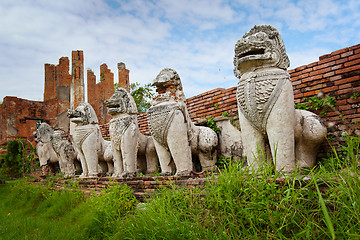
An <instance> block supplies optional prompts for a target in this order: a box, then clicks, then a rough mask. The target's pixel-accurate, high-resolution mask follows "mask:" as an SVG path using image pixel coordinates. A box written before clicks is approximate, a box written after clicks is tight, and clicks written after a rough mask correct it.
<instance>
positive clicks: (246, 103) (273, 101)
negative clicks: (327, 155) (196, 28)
mask: <svg viewBox="0 0 360 240" xmlns="http://www.w3.org/2000/svg"><path fill="white" fill-rule="evenodd" d="M289 64H290V61H289V58H288V56H287V54H286V51H285V46H284V43H283V41H282V39H281V36H280V34H279V32H278V31H277V30H276V29H275V28H274V27H272V26H270V25H261V26H254V27H253V28H252V29H251V30H250V31H249V32H248V33H246V34H245V35H244V36H243V37H242V38H241V39H240V40H238V41H237V43H236V45H235V57H234V74H235V76H236V77H238V78H239V82H238V88H237V102H238V109H239V121H240V125H241V134H242V139H243V144H244V152H245V155H246V156H247V159H248V163H250V164H251V165H252V166H253V167H254V168H258V166H259V164H262V163H261V162H262V161H264V159H262V158H261V156H260V155H261V154H260V155H258V148H260V149H262V150H264V149H265V145H266V144H269V145H270V151H271V155H272V159H274V160H276V169H277V170H283V171H286V172H291V171H293V170H294V167H295V165H296V164H298V166H300V167H312V166H313V165H314V163H315V159H316V154H317V148H318V146H319V144H320V143H321V142H322V141H323V140H324V137H325V135H326V128H325V127H324V125H323V124H322V122H321V121H320V119H319V118H318V117H317V116H316V115H315V114H313V113H310V112H307V111H304V110H296V111H295V109H294V96H293V89H292V84H291V81H290V75H289V74H288V72H287V68H288V66H289ZM309 129H311V130H309ZM245 139H246V141H245ZM267 141H268V143H267ZM295 141H296V142H295ZM294 146H296V147H294ZM264 151H265V150H264ZM309 153H311V154H309Z"/></svg>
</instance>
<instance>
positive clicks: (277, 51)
mask: <svg viewBox="0 0 360 240" xmlns="http://www.w3.org/2000/svg"><path fill="white" fill-rule="evenodd" d="M289 64H290V61H289V58H288V56H287V54H286V51H285V46H284V43H283V41H282V39H281V37H280V34H279V32H278V31H277V30H276V28H274V27H272V26H270V25H261V26H254V27H253V28H252V29H251V30H250V31H249V32H248V33H246V34H245V35H244V36H243V37H242V38H241V39H240V40H239V41H237V43H236V44H235V57H234V73H235V76H236V77H238V78H239V77H240V76H241V75H242V74H243V73H245V72H249V71H254V70H255V69H259V68H265V67H277V68H282V69H287V68H288V67H289Z"/></svg>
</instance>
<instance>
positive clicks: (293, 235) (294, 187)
mask: <svg viewBox="0 0 360 240" xmlns="http://www.w3.org/2000/svg"><path fill="white" fill-rule="evenodd" d="M344 140H345V141H346V144H345V145H344V146H343V148H342V150H341V154H340V153H337V152H335V151H334V153H333V155H332V156H329V157H328V158H327V159H324V160H323V161H322V162H321V164H319V165H318V166H317V167H316V168H315V169H307V170H304V171H303V173H300V172H295V173H293V174H290V175H285V176H283V175H281V174H280V173H278V172H276V171H275V169H274V168H273V167H272V166H269V165H264V166H263V167H262V168H261V169H259V171H255V172H254V173H255V174H250V172H251V171H252V169H251V166H250V167H247V168H244V167H243V166H242V165H241V163H239V162H232V161H230V160H224V163H225V164H224V165H223V166H224V169H223V170H222V171H220V172H219V174H218V176H217V179H216V181H215V177H210V178H209V181H208V183H207V184H206V186H205V189H197V188H196V189H187V188H180V187H176V186H171V188H170V189H165V188H164V189H162V190H160V191H159V194H157V195H154V197H153V199H152V200H151V201H150V202H148V203H146V204H145V205H144V206H142V207H138V208H135V204H136V201H135V200H134V198H133V196H132V195H131V191H130V190H129V188H128V187H126V186H119V185H114V186H113V188H110V189H108V190H105V192H103V194H102V195H100V196H97V195H93V196H92V198H91V199H89V198H87V197H85V196H84V195H83V194H82V193H80V192H79V191H66V190H64V191H60V192H54V191H51V190H49V189H48V188H46V187H39V186H35V185H34V184H28V183H27V182H26V181H19V182H17V183H16V184H10V185H5V186H0V191H1V192H0V206H1V209H0V211H1V212H0V221H1V222H2V224H1V225H0V235H1V236H2V238H3V239H26V238H27V239H47V238H48V239H49V238H50V239H91V238H93V239H358V238H360V178H359V177H360V175H359V160H360V159H359V158H360V152H359V143H360V139H359V137H353V136H345V137H344ZM305 174H306V175H307V176H309V177H306V178H305V177H304V175H305ZM279 179H280V180H281V182H282V184H279ZM65 199H66V200H65Z"/></svg>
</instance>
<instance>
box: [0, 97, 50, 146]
mask: <svg viewBox="0 0 360 240" xmlns="http://www.w3.org/2000/svg"><path fill="white" fill-rule="evenodd" d="M43 119H46V110H45V107H44V103H43V102H40V101H30V100H26V99H21V98H17V97H5V98H4V100H3V103H2V106H1V107H0V126H1V128H0V144H3V143H5V142H7V141H8V140H11V139H15V138H26V139H28V140H29V141H33V140H34V139H33V137H32V135H33V132H34V131H35V130H36V122H37V120H43Z"/></svg>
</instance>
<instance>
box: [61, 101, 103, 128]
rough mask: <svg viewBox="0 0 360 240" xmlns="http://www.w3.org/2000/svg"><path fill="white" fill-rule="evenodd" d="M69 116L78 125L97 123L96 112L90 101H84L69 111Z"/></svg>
mask: <svg viewBox="0 0 360 240" xmlns="http://www.w3.org/2000/svg"><path fill="white" fill-rule="evenodd" d="M67 115H68V118H70V120H71V122H73V123H76V124H77V125H88V124H97V123H98V119H97V117H96V113H95V111H94V109H93V108H92V106H91V105H90V104H89V103H86V102H82V103H80V104H79V106H78V107H77V108H76V109H75V110H69V111H68V114H67Z"/></svg>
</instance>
